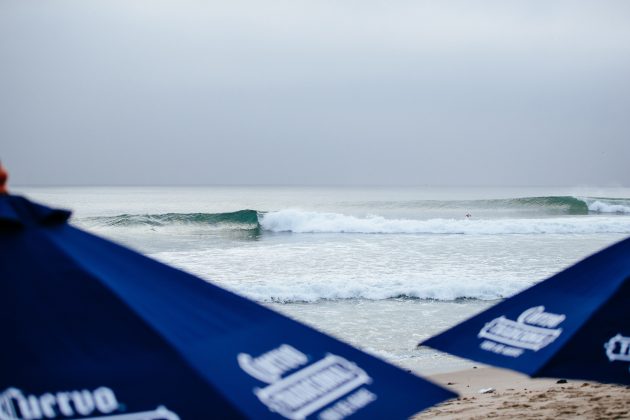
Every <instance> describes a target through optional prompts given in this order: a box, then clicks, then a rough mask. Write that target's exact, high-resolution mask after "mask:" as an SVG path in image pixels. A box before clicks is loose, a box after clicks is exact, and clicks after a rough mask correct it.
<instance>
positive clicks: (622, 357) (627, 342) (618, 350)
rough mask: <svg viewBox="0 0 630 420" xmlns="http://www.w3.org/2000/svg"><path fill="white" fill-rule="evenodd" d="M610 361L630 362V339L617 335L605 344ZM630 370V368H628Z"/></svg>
mask: <svg viewBox="0 0 630 420" xmlns="http://www.w3.org/2000/svg"><path fill="white" fill-rule="evenodd" d="M604 348H605V349H606V356H607V357H608V360H610V361H611V362H614V361H615V360H619V361H622V362H630V337H625V336H623V335H621V334H617V335H616V336H614V337H612V338H611V339H610V340H608V342H607V343H605V344H604ZM628 369H630V368H628Z"/></svg>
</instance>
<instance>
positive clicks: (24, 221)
mask: <svg viewBox="0 0 630 420" xmlns="http://www.w3.org/2000/svg"><path fill="white" fill-rule="evenodd" d="M71 214H72V213H71V212H69V211H67V210H61V209H52V208H50V207H46V206H43V205H41V204H37V203H33V202H32V201H29V200H27V199H26V198H24V197H20V196H16V195H0V226H3V225H6V226H23V225H31V224H39V225H55V224H60V223H64V222H66V221H67V220H68V219H69V218H70V215H71Z"/></svg>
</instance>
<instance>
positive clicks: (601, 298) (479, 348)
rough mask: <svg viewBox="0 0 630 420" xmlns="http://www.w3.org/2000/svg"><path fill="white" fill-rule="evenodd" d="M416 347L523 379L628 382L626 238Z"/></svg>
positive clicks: (629, 264) (629, 265) (629, 260)
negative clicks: (513, 372)
mask: <svg viewBox="0 0 630 420" xmlns="http://www.w3.org/2000/svg"><path fill="white" fill-rule="evenodd" d="M421 345H427V346H431V347H433V348H435V349H438V350H442V351H445V352H448V353H451V354H454V355H457V356H460V357H465V358H468V359H473V360H476V361H479V362H482V363H486V364H489V365H495V366H500V367H505V368H509V369H514V370H517V371H520V372H523V373H526V374H528V375H530V376H541V377H561V378H574V379H585V380H593V381H599V382H605V383H619V384H630V239H626V240H623V241H621V242H619V243H617V244H615V245H613V246H611V247H609V248H607V249H605V250H603V251H601V252H599V253H596V254H594V255H592V256H590V257H588V258H586V259H585V260H583V261H580V262H579V263H577V264H575V265H574V266H572V267H569V268H568V269H566V270H564V271H562V272H560V273H558V274H556V275H554V276H552V277H551V278H549V279H547V280H545V281H543V282H541V283H539V284H537V285H535V286H533V287H531V288H529V289H527V290H525V291H523V292H521V293H519V294H517V295H515V296H513V297H511V298H509V299H506V300H504V301H503V302H501V303H499V304H498V305H495V306H493V307H492V308H490V309H488V310H486V311H484V312H482V313H480V314H479V315H476V316H474V317H472V318H471V319H469V320H467V321H464V322H462V323H461V324H459V325H457V326H455V327H453V328H451V329H449V330H447V331H445V332H443V333H441V334H439V335H437V336H435V337H432V338H430V339H428V340H426V341H424V342H422V343H421Z"/></svg>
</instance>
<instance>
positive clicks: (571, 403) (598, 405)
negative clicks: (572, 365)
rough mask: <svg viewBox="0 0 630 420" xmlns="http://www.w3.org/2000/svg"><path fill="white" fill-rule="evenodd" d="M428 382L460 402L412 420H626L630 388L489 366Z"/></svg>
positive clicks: (442, 406)
mask: <svg viewBox="0 0 630 420" xmlns="http://www.w3.org/2000/svg"><path fill="white" fill-rule="evenodd" d="M430 379H431V380H432V381H434V382H435V383H438V384H440V385H443V386H445V387H447V388H449V389H451V390H453V391H455V392H457V393H458V394H460V397H459V398H458V399H453V400H450V401H447V402H445V403H443V404H440V405H438V406H435V407H433V408H431V409H428V410H426V411H423V412H422V413H420V414H418V415H417V416H415V417H413V418H414V419H415V420H420V419H433V418H450V419H484V418H518V419H575V418H580V419H629V418H630V386H620V385H604V384H599V383H595V382H586V381H578V380H567V381H566V382H564V381H562V380H560V381H559V380H558V379H531V378H529V377H527V376H525V375H521V374H518V373H515V372H512V371H508V370H503V369H495V368H489V367H480V368H475V369H467V370H462V371H457V372H451V373H441V374H437V375H433V376H430ZM559 382H560V383H559Z"/></svg>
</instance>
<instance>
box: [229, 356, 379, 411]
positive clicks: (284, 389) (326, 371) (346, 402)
mask: <svg viewBox="0 0 630 420" xmlns="http://www.w3.org/2000/svg"><path fill="white" fill-rule="evenodd" d="M237 361H238V363H239V366H240V367H241V368H242V369H243V370H244V371H245V372H247V373H248V374H250V375H251V376H253V377H255V378H256V379H259V380H261V381H263V382H266V383H267V384H268V385H267V386H266V387H264V388H254V394H255V395H256V397H258V399H259V400H260V401H261V402H262V403H263V404H265V405H266V406H267V407H268V408H269V409H270V410H271V411H273V412H276V413H278V414H280V415H281V416H283V417H285V418H288V419H303V418H305V417H307V416H309V415H311V414H313V413H315V412H316V411H318V410H320V409H323V408H325V407H326V406H328V405H329V404H331V403H333V402H334V401H336V400H338V399H340V398H342V397H344V396H346V395H347V394H351V393H352V394H351V395H349V396H347V397H346V398H344V399H342V400H341V401H338V402H337V403H336V404H334V405H333V406H332V407H329V408H327V409H326V410H324V411H323V412H322V413H321V414H320V418H322V419H326V420H328V419H342V418H344V417H347V416H349V415H351V414H353V413H354V412H356V411H357V410H359V409H361V408H363V407H364V406H366V405H367V404H369V403H371V402H372V401H374V400H376V395H375V394H373V393H372V392H370V391H368V390H367V389H364V388H361V389H359V390H357V391H356V392H354V391H355V390H356V389H357V388H359V387H361V386H362V385H365V384H369V383H371V382H372V379H371V378H370V377H369V376H368V375H367V373H366V372H365V371H364V370H363V369H361V368H360V367H358V366H357V365H356V364H355V363H353V362H350V361H348V360H346V359H344V358H343V357H340V356H337V355H334V354H327V355H326V356H325V357H324V358H323V359H321V360H318V361H316V362H314V363H311V364H310V365H308V366H306V367H303V366H304V365H306V364H307V363H308V357H307V356H306V355H305V354H304V353H302V352H300V351H299V350H297V349H295V348H294V347H291V346H289V345H288V344H283V345H281V346H280V347H278V348H276V349H274V350H271V351H269V352H267V353H264V354H263V355H261V356H258V357H256V358H254V357H252V356H250V355H248V354H245V353H241V354H239V355H238V357H237ZM300 367H301V369H299V370H297V371H295V372H293V373H291V374H289V375H287V376H283V375H285V374H286V373H288V372H289V371H291V370H295V369H297V368H300Z"/></svg>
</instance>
